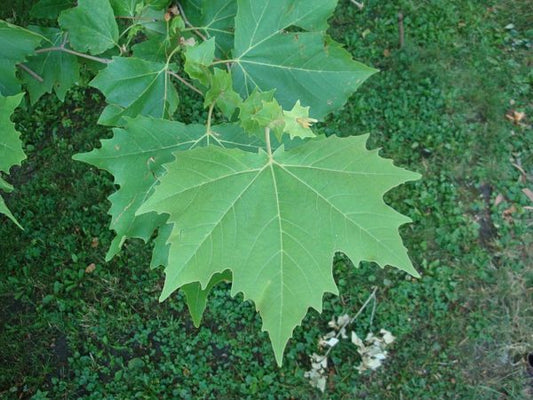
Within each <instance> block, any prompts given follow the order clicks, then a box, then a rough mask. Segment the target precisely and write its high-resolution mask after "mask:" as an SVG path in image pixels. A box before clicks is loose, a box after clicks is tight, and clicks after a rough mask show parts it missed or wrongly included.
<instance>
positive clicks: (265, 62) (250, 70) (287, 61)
mask: <svg viewBox="0 0 533 400" xmlns="http://www.w3.org/2000/svg"><path fill="white" fill-rule="evenodd" d="M336 4H337V0H266V1H255V0H238V12H237V16H236V18H235V49H234V51H233V60H232V61H233V67H232V73H233V79H234V83H235V87H236V88H237V90H238V91H240V92H241V94H242V95H243V96H248V95H249V94H250V93H252V91H253V90H254V89H255V88H256V87H258V88H259V89H261V90H271V89H276V98H277V100H278V101H279V102H280V104H281V105H282V106H283V108H284V109H289V108H290V107H292V106H293V105H294V104H295V103H296V101H297V100H301V103H302V105H303V106H310V107H311V110H310V115H311V116H312V117H314V118H322V117H324V116H325V115H327V114H328V113H330V112H331V111H333V110H336V109H338V108H340V107H341V106H342V105H344V103H345V102H346V100H347V99H348V97H349V96H350V95H351V94H352V93H353V92H354V91H355V90H356V89H357V87H359V85H360V84H361V83H363V81H364V80H365V79H367V78H368V77H369V76H370V75H372V74H373V73H374V72H375V70H374V69H372V68H369V67H367V66H365V65H363V64H360V63H358V62H355V61H353V60H352V58H351V56H350V54H349V53H348V52H347V51H346V50H344V49H343V48H342V47H341V46H340V45H339V44H338V43H336V42H334V41H333V40H332V39H330V38H329V37H328V36H327V35H326V34H325V30H326V29H327V26H328V25H327V19H328V18H329V17H330V16H331V14H332V12H333V10H334V9H335V6H336ZM288 29H292V30H294V29H298V30H305V31H308V32H288V31H287V30H288Z"/></svg>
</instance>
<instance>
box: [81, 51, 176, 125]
mask: <svg viewBox="0 0 533 400" xmlns="http://www.w3.org/2000/svg"><path fill="white" fill-rule="evenodd" d="M168 67H169V66H168V65H167V64H164V63H155V62H150V61H145V60H143V59H140V58H135V57H130V58H123V57H113V61H112V62H111V63H109V64H108V65H107V67H106V68H105V69H103V70H102V71H100V73H99V74H98V75H97V76H96V77H95V78H94V79H93V80H92V81H91V82H90V83H89V84H90V85H91V86H93V87H95V88H97V89H99V90H100V91H101V92H102V93H103V94H104V95H105V96H106V99H107V102H108V103H111V106H112V107H111V108H107V111H106V113H105V114H103V116H102V117H101V118H100V121H99V122H101V123H103V124H105V125H118V124H120V120H121V119H122V118H123V117H135V116H137V115H146V116H152V117H157V118H168V117H169V116H171V115H172V114H173V113H174V111H176V108H177V107H178V94H177V92H176V88H175V87H174V85H172V83H171V82H170V78H169V76H168V74H167V71H168Z"/></svg>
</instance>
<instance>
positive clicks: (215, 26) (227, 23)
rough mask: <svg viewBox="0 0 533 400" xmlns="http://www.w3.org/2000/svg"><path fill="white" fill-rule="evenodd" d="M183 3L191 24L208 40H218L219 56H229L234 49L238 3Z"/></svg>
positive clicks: (190, 0) (207, 0) (189, 0)
mask: <svg viewBox="0 0 533 400" xmlns="http://www.w3.org/2000/svg"><path fill="white" fill-rule="evenodd" d="M181 3H182V4H183V10H184V12H185V15H186V17H187V19H188V20H189V22H190V23H191V24H192V25H194V26H195V27H196V29H197V30H198V31H200V32H201V33H202V34H203V35H204V36H205V37H206V38H211V37H215V38H216V48H217V56H219V57H227V56H229V54H230V51H231V49H232V48H233V31H234V26H235V15H236V14H237V1H236V0H186V1H184V2H181Z"/></svg>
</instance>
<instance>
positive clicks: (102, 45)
mask: <svg viewBox="0 0 533 400" xmlns="http://www.w3.org/2000/svg"><path fill="white" fill-rule="evenodd" d="M58 21H59V25H60V26H61V28H62V29H63V30H66V31H68V33H69V41H70V45H71V46H72V48H73V49H75V50H78V51H81V52H88V53H90V54H94V55H97V54H101V53H103V52H104V51H106V50H108V49H110V48H112V47H114V46H115V45H117V46H118V44H117V42H118V26H117V23H116V21H115V15H114V14H113V9H112V8H111V5H110V4H109V1H108V0H78V6H77V7H76V8H71V9H69V10H66V11H63V12H62V13H61V15H60V16H59V20H58Z"/></svg>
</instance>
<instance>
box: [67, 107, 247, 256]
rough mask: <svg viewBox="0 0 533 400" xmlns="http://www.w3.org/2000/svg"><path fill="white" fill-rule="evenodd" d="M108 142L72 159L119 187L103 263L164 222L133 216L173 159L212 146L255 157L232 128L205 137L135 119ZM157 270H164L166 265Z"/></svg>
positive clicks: (175, 125)
mask: <svg viewBox="0 0 533 400" xmlns="http://www.w3.org/2000/svg"><path fill="white" fill-rule="evenodd" d="M113 132H114V136H113V138H111V139H106V140H102V146H101V148H99V149H95V150H93V151H91V152H89V153H84V154H76V155H75V156H74V159H75V160H78V161H83V162H86V163H89V164H91V165H94V166H96V167H98V168H101V169H104V170H106V171H108V172H110V173H111V174H112V175H113V176H114V178H115V183H116V184H117V185H119V186H120V188H119V190H117V191H116V192H115V193H113V194H112V195H111V196H110V197H109V200H110V202H111V208H110V210H109V214H111V217H112V219H111V229H113V230H114V231H115V232H116V236H115V238H114V240H113V242H112V243H111V246H110V248H109V250H108V253H107V256H106V258H107V259H111V258H112V257H113V256H115V255H116V254H117V253H118V252H119V251H120V248H121V246H122V244H123V243H124V241H125V240H126V239H127V238H140V239H143V240H145V241H147V240H148V239H149V238H150V237H151V235H152V234H153V232H154V230H156V229H157V228H158V227H160V226H161V225H163V224H164V223H165V220H166V218H163V217H161V216H158V215H157V214H156V213H147V214H143V215H141V216H136V215H135V213H136V211H137V210H138V208H139V207H140V205H141V204H142V203H143V202H144V201H145V200H146V199H147V198H148V197H149V196H150V195H151V193H152V191H153V187H154V185H155V184H156V182H157V177H159V176H160V175H161V174H162V172H163V170H162V167H161V166H162V164H163V163H167V162H169V161H171V160H173V159H174V156H173V153H174V152H176V151H181V150H188V149H191V148H195V147H198V146H206V145H207V144H209V143H214V144H217V145H219V146H222V147H239V148H242V149H246V150H255V151H257V148H258V143H257V141H254V140H255V139H253V138H250V137H248V136H247V135H245V134H244V133H243V132H242V130H241V129H240V128H239V127H238V126H236V125H232V124H229V125H220V126H215V127H213V128H212V132H210V133H208V132H206V127H205V126H204V125H199V124H194V125H185V124H182V123H179V122H172V121H168V120H162V119H154V118H146V117H138V118H135V119H127V125H126V127H125V128H124V129H119V128H116V129H114V130H113ZM155 264H156V265H159V264H162V265H166V260H165V259H164V257H163V259H162V261H158V262H156V263H155Z"/></svg>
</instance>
